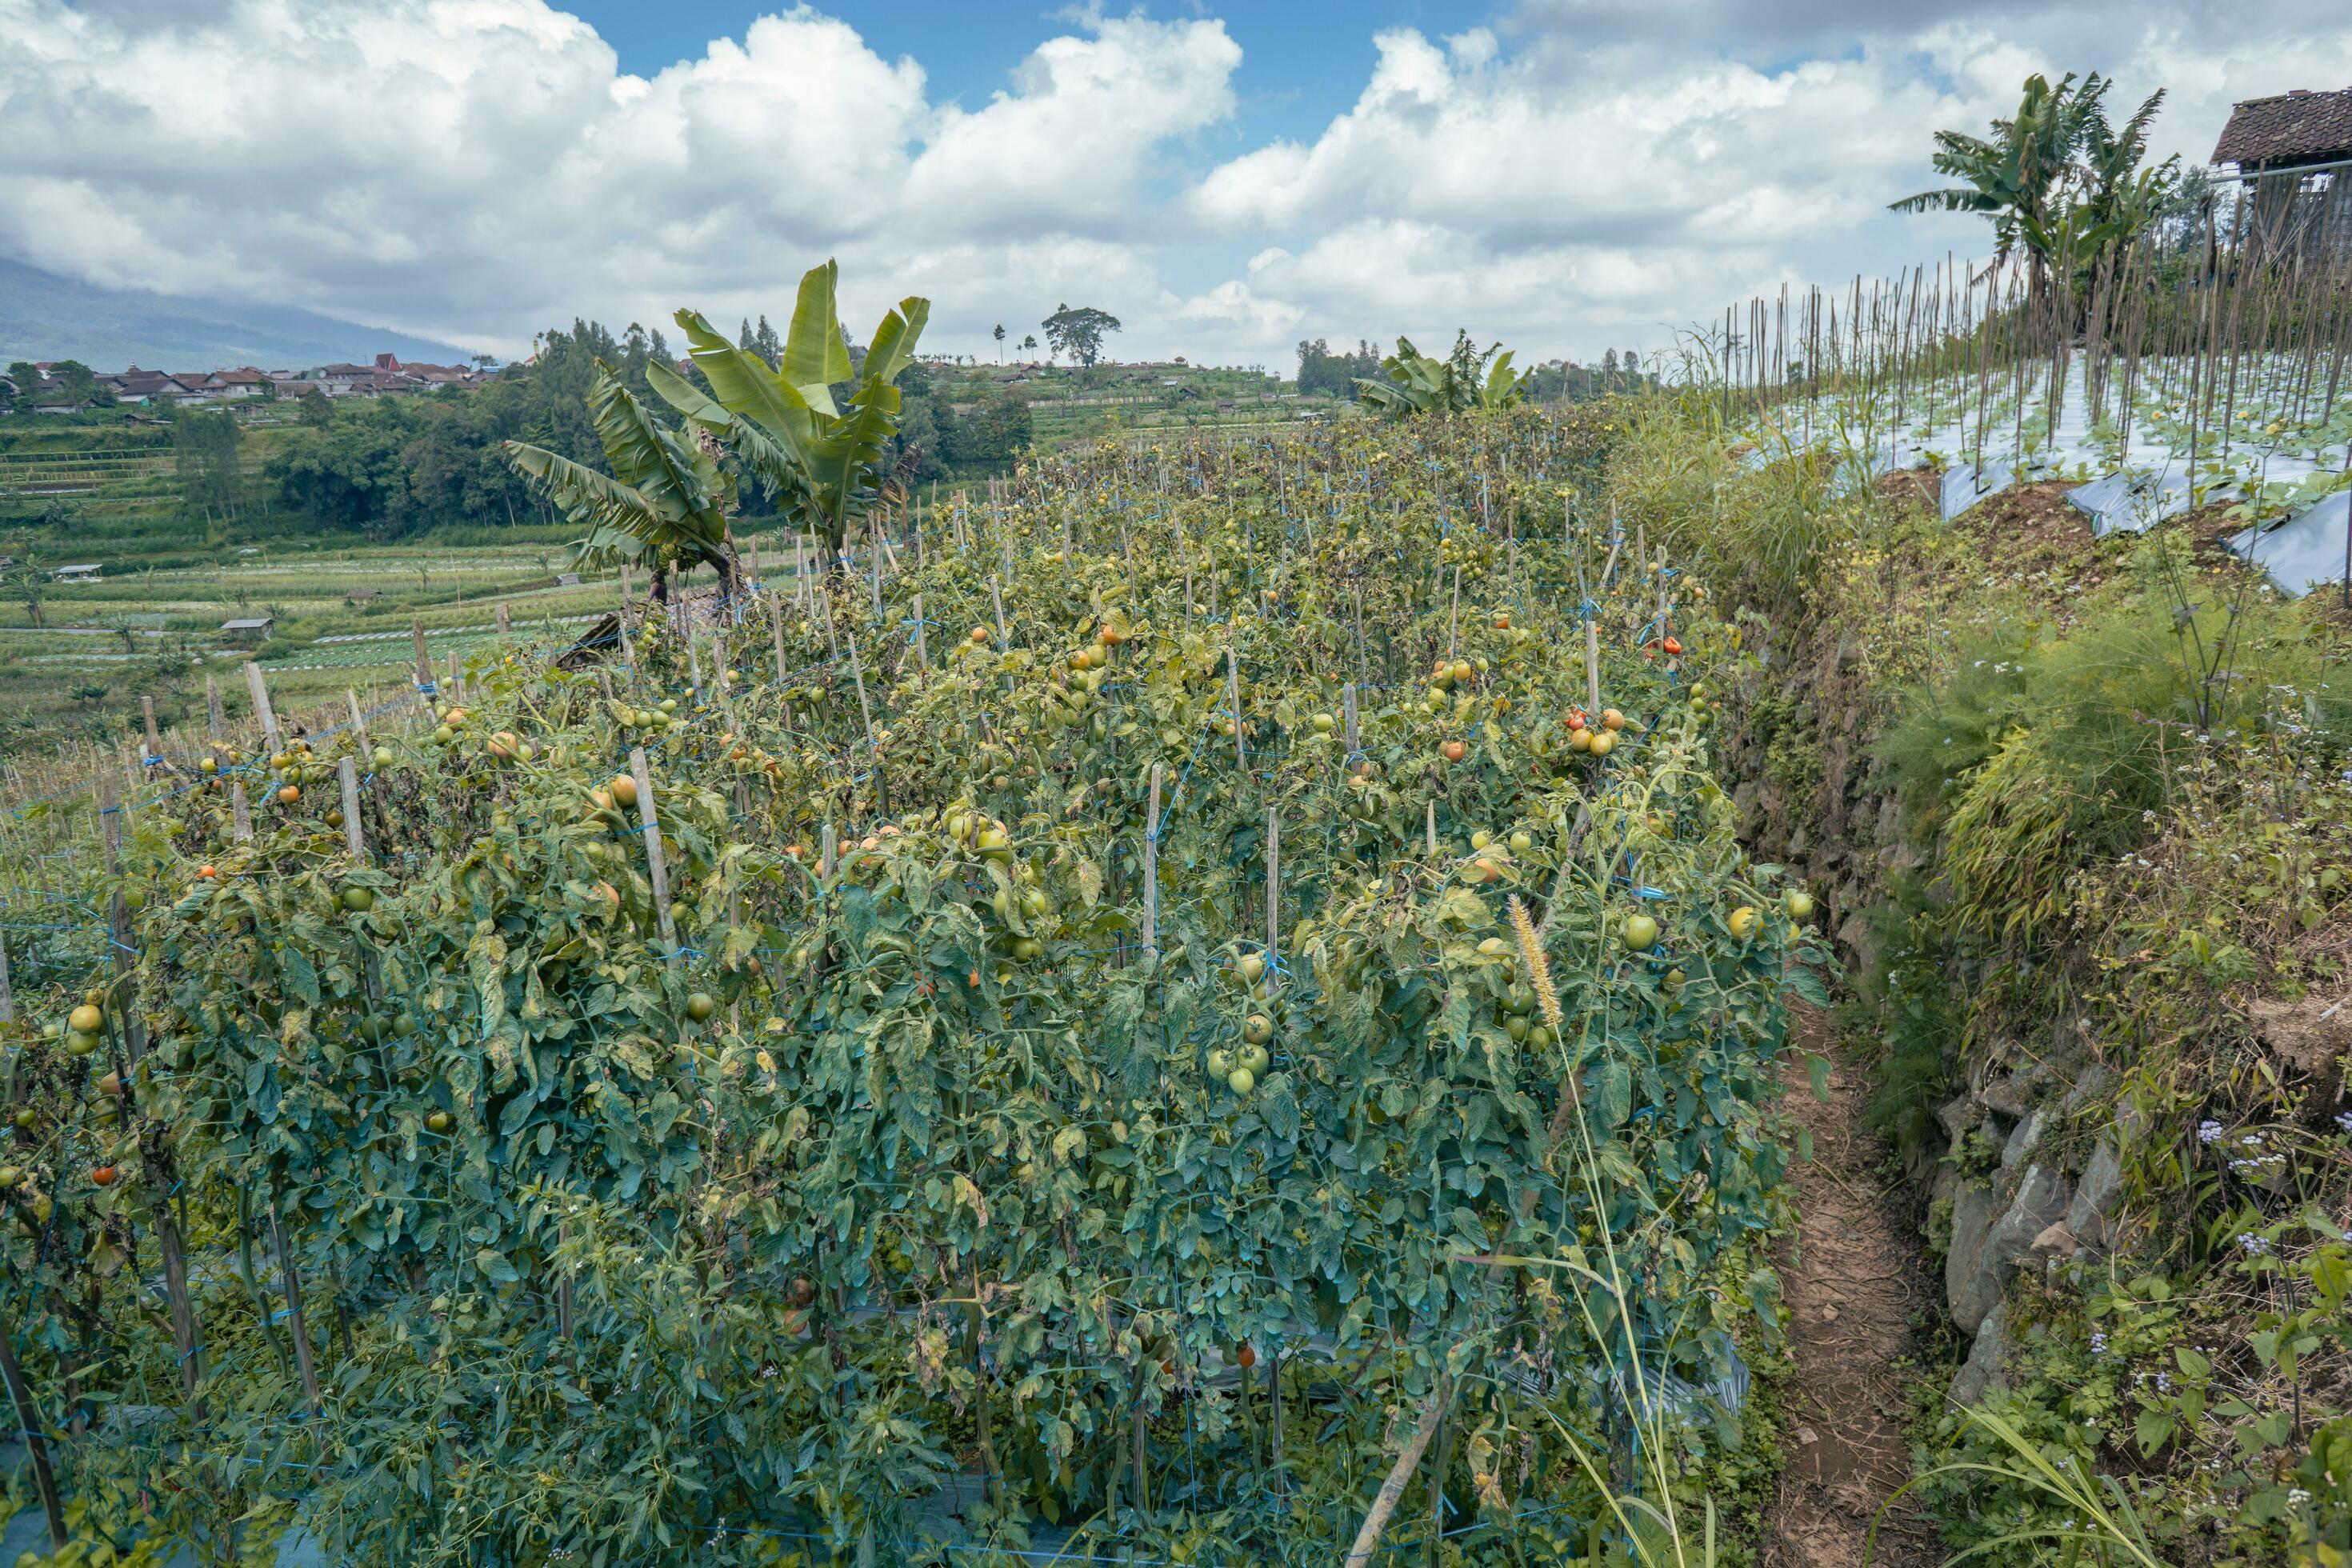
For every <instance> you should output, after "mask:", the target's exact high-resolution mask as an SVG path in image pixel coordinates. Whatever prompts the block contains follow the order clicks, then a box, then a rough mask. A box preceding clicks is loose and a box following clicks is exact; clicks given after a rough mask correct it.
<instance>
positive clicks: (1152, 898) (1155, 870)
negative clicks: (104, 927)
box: [0, 763, 1160, 984]
mask: <svg viewBox="0 0 2352 1568" xmlns="http://www.w3.org/2000/svg"><path fill="white" fill-rule="evenodd" d="M1143 951H1144V952H1148V953H1150V954H1151V956H1152V957H1154V958H1157V957H1159V956H1160V764H1159V763H1152V764H1151V795H1150V800H1149V801H1148V802H1147V804H1146V805H1145V806H1144V815H1143ZM6 978H7V971H6V969H5V966H0V984H5V982H6Z"/></svg>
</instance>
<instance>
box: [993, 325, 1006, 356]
mask: <svg viewBox="0 0 2352 1568" xmlns="http://www.w3.org/2000/svg"><path fill="white" fill-rule="evenodd" d="M992 335H993V336H994V337H995V339H996V363H999V364H1003V363H1004V323H1003V322H1002V321H999V322H997V323H996V331H995V332H994V333H993V334H992Z"/></svg>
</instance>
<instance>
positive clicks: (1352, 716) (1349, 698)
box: [1339, 680, 1364, 755]
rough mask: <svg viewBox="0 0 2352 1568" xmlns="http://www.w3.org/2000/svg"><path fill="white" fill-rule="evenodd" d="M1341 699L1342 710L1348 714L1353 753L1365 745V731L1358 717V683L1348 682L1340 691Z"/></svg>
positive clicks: (1350, 742) (1351, 750) (1350, 748)
mask: <svg viewBox="0 0 2352 1568" xmlns="http://www.w3.org/2000/svg"><path fill="white" fill-rule="evenodd" d="M1339 699H1340V707H1341V710H1342V711H1343V712H1345V713H1346V715H1347V726H1348V727H1347V731H1346V733H1347V737H1348V751H1349V753H1350V754H1351V755H1352V754H1353V753H1355V752H1360V751H1361V750H1363V746H1364V732H1363V730H1362V728H1361V726H1360V724H1359V723H1358V722H1357V719H1356V683H1355V682H1354V681H1352V680H1351V681H1349V682H1348V684H1347V686H1346V687H1345V688H1344V689H1342V690H1341V691H1340V693H1339Z"/></svg>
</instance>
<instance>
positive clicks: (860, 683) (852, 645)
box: [848, 632, 882, 767]
mask: <svg viewBox="0 0 2352 1568" xmlns="http://www.w3.org/2000/svg"><path fill="white" fill-rule="evenodd" d="M848 637H849V675H850V679H853V680H855V681H856V682H857V711H858V713H859V714H860V715H861V716H862V717H863V718H864V719H865V721H866V748H867V749H868V750H869V751H871V752H874V754H875V755H874V763H875V765H876V766H877V767H879V766H881V763H882V748H881V746H880V745H879V744H877V742H876V741H875V739H874V705H873V704H872V703H870V702H868V701H867V700H866V661H865V660H863V659H861V658H858V657H857V634H856V632H851V633H849V634H848Z"/></svg>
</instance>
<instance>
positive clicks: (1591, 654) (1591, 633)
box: [1584, 616, 1601, 722]
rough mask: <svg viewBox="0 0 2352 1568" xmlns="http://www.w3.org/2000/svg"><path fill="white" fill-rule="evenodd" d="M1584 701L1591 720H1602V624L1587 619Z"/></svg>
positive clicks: (1589, 618) (1585, 626) (1585, 625)
mask: <svg viewBox="0 0 2352 1568" xmlns="http://www.w3.org/2000/svg"><path fill="white" fill-rule="evenodd" d="M1584 701H1585V706H1586V708H1587V709H1589V710H1591V718H1592V720H1593V721H1595V722H1598V721H1599V720H1600V718H1601V623H1600V622H1599V621H1598V620H1596V619H1594V618H1592V617H1590V616H1588V617H1586V619H1585V622H1584Z"/></svg>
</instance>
